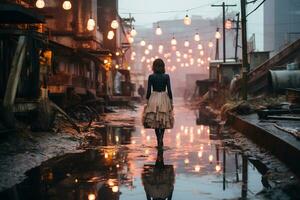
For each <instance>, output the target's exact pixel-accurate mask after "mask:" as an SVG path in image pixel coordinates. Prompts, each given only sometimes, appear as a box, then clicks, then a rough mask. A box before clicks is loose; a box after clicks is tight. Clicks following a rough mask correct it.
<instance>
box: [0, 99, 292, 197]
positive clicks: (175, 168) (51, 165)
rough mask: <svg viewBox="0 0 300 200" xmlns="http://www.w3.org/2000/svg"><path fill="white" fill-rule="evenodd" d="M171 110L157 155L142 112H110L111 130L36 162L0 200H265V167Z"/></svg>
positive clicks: (191, 117)
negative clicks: (172, 115) (170, 122)
mask: <svg viewBox="0 0 300 200" xmlns="http://www.w3.org/2000/svg"><path fill="white" fill-rule="evenodd" d="M175 107H176V109H175V117H176V118H175V121H176V122H175V127H174V129H172V130H167V131H166V133H165V139H164V143H165V148H164V149H163V150H157V148H156V138H155V134H154V132H153V130H149V129H143V128H142V126H141V124H140V118H139V116H141V110H142V107H139V110H138V111H137V112H135V111H124V112H123V113H116V114H114V115H111V117H110V121H112V122H113V123H110V125H107V126H99V127H97V128H95V130H94V131H95V134H96V135H98V136H99V137H98V141H96V142H95V141H94V142H92V143H93V144H92V146H90V148H87V149H86V150H85V151H83V152H79V153H72V154H66V155H63V156H59V157H56V158H53V159H50V160H48V161H46V162H44V163H42V164H41V166H39V167H36V168H34V169H32V170H30V171H28V172H27V173H26V175H27V176H28V178H27V179H25V180H24V181H23V182H22V183H20V184H18V185H15V186H14V187H12V188H10V189H8V190H6V191H4V192H2V193H0V199H7V200H19V199H20V200H21V199H26V200H27V199H80V200H81V199H88V200H94V199H99V200H115V199H122V200H141V199H149V200H150V199H167V198H168V199H175V200H184V199H186V200H188V199H238V198H249V199H269V198H267V197H266V196H264V195H261V194H262V193H263V191H265V190H266V188H268V187H272V184H271V183H269V182H268V180H267V179H266V178H265V176H263V175H262V173H263V174H264V175H265V172H264V171H265V169H264V167H262V166H264V165H261V163H260V162H259V161H257V160H253V159H248V158H249V157H248V156H247V157H246V156H244V155H243V154H242V151H241V150H238V149H236V148H233V147H230V146H229V145H225V146H224V142H223V141H224V140H227V139H228V138H227V137H228V136H224V135H223V134H221V133H220V130H219V129H220V127H218V126H206V125H196V113H195V112H194V111H192V110H189V109H188V108H185V106H184V104H183V103H182V102H181V101H179V103H177V104H176V105H175ZM134 116H138V117H136V119H135V125H134V126H132V123H130V122H131V121H132V118H133V117H134ZM118 119H119V120H120V119H123V120H122V124H121V125H120V123H117V121H118ZM226 138H227V139H226ZM229 141H230V139H229ZM282 197H285V199H290V198H288V196H286V195H283V196H282ZM270 199H273V198H271V197H270ZM278 199H280V198H278Z"/></svg>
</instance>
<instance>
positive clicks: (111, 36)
mask: <svg viewBox="0 0 300 200" xmlns="http://www.w3.org/2000/svg"><path fill="white" fill-rule="evenodd" d="M114 36H115V33H114V31H108V33H107V39H109V40H112V39H113V38H114Z"/></svg>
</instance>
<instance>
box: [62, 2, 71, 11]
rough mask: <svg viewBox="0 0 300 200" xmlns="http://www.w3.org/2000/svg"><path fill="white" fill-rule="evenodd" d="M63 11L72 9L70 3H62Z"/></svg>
mask: <svg viewBox="0 0 300 200" xmlns="http://www.w3.org/2000/svg"><path fill="white" fill-rule="evenodd" d="M62 7H63V9H65V10H70V9H71V8H72V4H71V2H70V1H64V2H63V4H62Z"/></svg>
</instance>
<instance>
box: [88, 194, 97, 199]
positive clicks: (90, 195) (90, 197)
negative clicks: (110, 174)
mask: <svg viewBox="0 0 300 200" xmlns="http://www.w3.org/2000/svg"><path fill="white" fill-rule="evenodd" d="M95 199H96V195H95V194H89V195H88V200H95Z"/></svg>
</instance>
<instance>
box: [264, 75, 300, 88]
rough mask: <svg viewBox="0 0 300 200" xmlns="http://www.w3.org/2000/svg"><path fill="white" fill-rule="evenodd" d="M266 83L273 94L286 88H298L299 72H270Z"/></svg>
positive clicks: (299, 81)
mask: <svg viewBox="0 0 300 200" xmlns="http://www.w3.org/2000/svg"><path fill="white" fill-rule="evenodd" d="M268 81H269V84H270V87H271V89H272V91H273V92H284V91H285V89H286V88H300V70H276V71H275V70H270V71H269V74H268Z"/></svg>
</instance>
